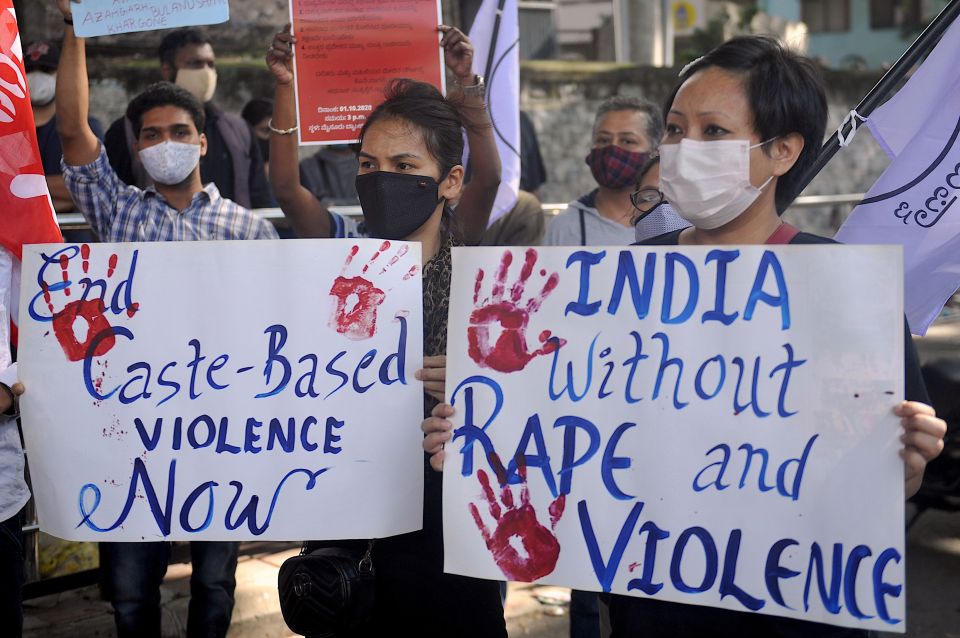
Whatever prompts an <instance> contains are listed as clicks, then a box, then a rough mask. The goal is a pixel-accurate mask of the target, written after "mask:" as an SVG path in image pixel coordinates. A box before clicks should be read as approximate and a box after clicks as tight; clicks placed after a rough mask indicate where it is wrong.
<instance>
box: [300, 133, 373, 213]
mask: <svg viewBox="0 0 960 638" xmlns="http://www.w3.org/2000/svg"><path fill="white" fill-rule="evenodd" d="M358 167H359V163H358V162H357V153H356V151H355V150H353V149H352V148H351V147H350V145H349V144H331V145H329V146H321V147H320V150H318V151H317V152H316V153H314V154H313V155H311V156H310V157H307V158H305V159H304V160H303V161H301V162H300V183H301V184H303V186H304V187H305V188H306V189H307V190H309V191H310V192H311V193H313V196H314V197H316V198H317V199H318V200H320V202H321V203H322V204H324V205H325V206H337V205H341V206H357V205H359V204H360V199H359V198H358V197H357V187H356V186H355V185H354V181H355V180H356V179H357V168H358Z"/></svg>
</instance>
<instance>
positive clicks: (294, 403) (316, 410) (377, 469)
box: [20, 240, 423, 541]
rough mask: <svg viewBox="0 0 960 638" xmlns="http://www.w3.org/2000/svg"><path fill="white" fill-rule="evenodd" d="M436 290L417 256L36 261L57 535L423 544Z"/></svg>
mask: <svg viewBox="0 0 960 638" xmlns="http://www.w3.org/2000/svg"><path fill="white" fill-rule="evenodd" d="M419 274H420V247H419V244H406V243H401V242H388V241H380V240H357V241H352V240H290V241H284V242H279V241H274V242H269V241H260V242H239V241H237V242H182V243H181V242H170V243H166V242H157V243H141V244H136V243H130V244H90V245H87V244H83V245H63V244H46V245H32V246H28V247H26V248H25V249H24V261H23V279H22V291H21V292H22V296H21V332H20V343H21V347H20V375H21V378H22V379H23V381H24V383H25V384H26V387H27V388H29V390H28V391H27V394H26V395H24V398H23V401H22V404H21V405H22V412H23V422H24V428H23V429H24V433H25V435H26V448H27V450H28V451H29V454H30V475H31V478H32V480H33V490H34V495H35V497H36V502H37V508H38V514H39V519H40V526H41V529H43V530H44V531H46V532H49V533H51V534H53V535H55V536H59V537H61V538H66V539H71V540H123V541H141V540H144V541H152V540H159V539H164V538H165V539H170V540H242V539H253V538H257V539H262V540H295V539H305V538H311V539H323V538H371V537H382V536H389V535H392V534H398V533H403V532H409V531H412V530H417V529H420V527H421V524H422V492H423V454H422V449H421V445H420V444H421V440H422V434H421V432H420V422H421V420H422V418H423V388H422V385H421V384H420V383H419V382H417V381H415V380H414V377H413V374H414V371H415V370H416V369H418V368H419V367H421V365H422V353H423V347H422V310H421V306H422V299H421V283H420V282H421V279H420V276H419ZM386 405H388V406H390V410H389V412H388V413H386V412H384V410H383V406H386ZM358 504H362V506H359V507H358Z"/></svg>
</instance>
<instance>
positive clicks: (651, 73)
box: [520, 62, 888, 235]
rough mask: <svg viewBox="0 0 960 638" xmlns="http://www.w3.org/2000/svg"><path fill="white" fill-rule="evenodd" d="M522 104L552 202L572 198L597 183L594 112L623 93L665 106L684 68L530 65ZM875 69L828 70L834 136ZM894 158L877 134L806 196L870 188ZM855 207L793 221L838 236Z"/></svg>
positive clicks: (805, 212)
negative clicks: (590, 161) (588, 160)
mask: <svg viewBox="0 0 960 638" xmlns="http://www.w3.org/2000/svg"><path fill="white" fill-rule="evenodd" d="M521 77H522V82H521V96H520V104H521V107H522V108H523V109H524V110H525V111H526V112H527V113H528V114H529V115H530V118H531V119H532V120H533V122H534V125H535V126H536V128H537V133H538V136H539V138H540V147H541V153H542V155H543V158H544V162H545V163H546V165H547V172H548V176H549V181H548V182H547V183H546V184H544V185H543V186H542V187H541V192H540V195H541V199H542V200H543V201H544V202H566V201H569V200H570V199H573V198H575V197H577V196H579V195H580V194H582V193H585V192H587V191H589V190H591V189H592V188H594V187H595V183H594V181H593V178H592V177H591V175H590V169H589V168H588V167H587V165H586V164H585V163H584V158H585V157H586V155H587V153H588V152H589V150H590V139H591V130H592V126H593V116H594V112H595V110H596V108H597V106H599V104H600V103H601V102H602V101H603V100H604V99H605V98H607V97H609V96H611V95H614V94H616V93H620V94H624V95H638V96H642V97H645V98H647V99H650V100H653V101H654V102H656V103H657V104H662V102H663V100H664V99H665V97H666V96H667V95H668V94H669V93H670V91H671V90H672V88H673V85H674V82H675V80H676V77H677V70H674V69H655V68H642V67H632V66H622V65H613V64H603V63H594V64H590V63H566V64H563V63H557V62H529V63H526V64H525V65H524V68H523V73H522V74H521ZM877 79H878V76H877V75H876V74H870V73H853V72H827V73H826V75H825V80H826V83H827V87H828V102H829V107H830V118H829V122H828V129H827V133H828V135H829V134H832V132H833V131H834V130H836V128H837V126H839V124H840V122H841V121H842V120H843V118H844V116H845V115H846V114H847V113H848V112H849V111H850V109H851V108H852V107H853V106H854V105H856V104H857V102H858V101H859V100H860V99H861V98H862V97H863V95H865V94H866V93H867V91H869V90H870V88H871V87H872V86H873V85H874V84H875V83H876V81H877ZM887 163H888V160H887V157H886V155H885V154H884V153H883V151H882V150H881V149H880V147H879V146H878V145H877V143H876V142H875V141H874V140H873V138H872V137H871V136H870V134H869V133H863V134H862V135H858V136H857V137H856V138H855V139H854V142H853V144H851V145H850V146H849V147H847V148H846V149H844V150H842V151H841V152H840V153H839V154H837V155H836V156H835V158H834V159H833V160H832V162H831V163H830V165H829V166H828V168H827V169H826V170H825V171H823V172H822V173H821V174H820V175H819V176H818V177H817V179H815V180H814V182H813V183H812V184H811V185H810V186H809V187H808V188H807V190H806V191H805V192H804V194H805V195H832V194H837V195H842V194H850V193H862V192H864V191H866V190H867V189H868V188H869V187H870V186H871V185H872V184H873V182H874V181H876V179H877V178H878V177H879V176H880V174H881V173H882V172H883V170H884V169H885V168H886V166H887ZM849 212H850V206H836V207H830V208H816V209H809V208H805V209H797V210H792V211H790V212H788V213H787V215H788V217H787V218H788V219H789V220H790V221H791V222H793V223H795V224H797V225H798V226H800V227H802V228H803V229H804V230H809V231H811V232H817V233H820V234H825V235H832V234H833V232H835V230H836V229H837V228H838V227H839V225H840V224H841V223H842V221H843V219H845V218H846V215H847V214H848V213H849Z"/></svg>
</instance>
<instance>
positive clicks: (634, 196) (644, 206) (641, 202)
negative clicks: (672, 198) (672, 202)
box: [630, 186, 663, 213]
mask: <svg viewBox="0 0 960 638" xmlns="http://www.w3.org/2000/svg"><path fill="white" fill-rule="evenodd" d="M662 201H663V193H661V192H660V191H659V190H658V189H657V188H656V187H654V186H646V187H644V188H641V189H640V190H638V191H634V192H633V193H631V194H630V203H631V204H633V207H634V208H636V209H637V210H638V211H640V212H641V213H649V212H650V211H651V210H653V209H654V207H655V206H656V205H657V204H659V203H660V202H662Z"/></svg>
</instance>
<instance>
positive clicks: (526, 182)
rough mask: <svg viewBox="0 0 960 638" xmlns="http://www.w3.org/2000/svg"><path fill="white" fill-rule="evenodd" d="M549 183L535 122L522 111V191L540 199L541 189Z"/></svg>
mask: <svg viewBox="0 0 960 638" xmlns="http://www.w3.org/2000/svg"><path fill="white" fill-rule="evenodd" d="M546 181H547V167H546V166H544V164H543V156H542V155H540V140H538V139H537V129H536V128H534V126H533V120H531V119H530V116H529V115H527V114H526V113H525V112H524V111H520V190H522V191H527V192H528V193H531V194H532V195H533V196H534V197H536V198H537V199H540V187H541V186H542V185H543V184H544V182H546Z"/></svg>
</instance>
